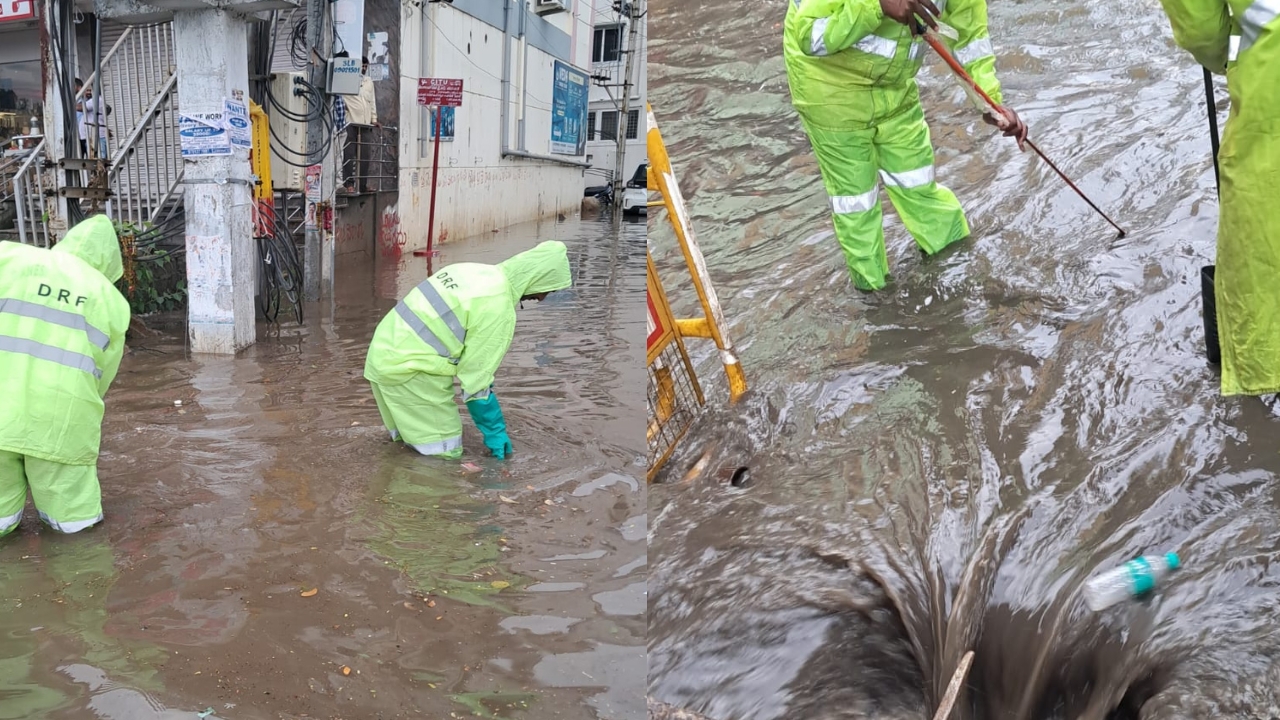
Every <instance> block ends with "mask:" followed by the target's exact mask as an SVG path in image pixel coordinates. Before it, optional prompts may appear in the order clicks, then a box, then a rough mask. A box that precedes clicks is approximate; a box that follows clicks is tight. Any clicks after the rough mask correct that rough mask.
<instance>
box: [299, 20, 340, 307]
mask: <svg viewBox="0 0 1280 720" xmlns="http://www.w3.org/2000/svg"><path fill="white" fill-rule="evenodd" d="M328 4H329V3H328V1H327V0H307V48H308V52H307V54H308V62H309V63H310V67H311V79H310V83H311V85H312V86H313V87H314V88H316V90H317V91H319V92H320V93H324V89H325V81H324V79H325V78H324V76H325V70H326V68H327V66H328V62H329V55H330V53H329V44H330V37H331V34H330V32H329V28H328V24H327V22H326V20H327V16H328V13H327V12H326V11H327V10H328V7H327V6H328ZM326 112H328V108H327V107H324V103H323V102H321V109H320V111H319V113H318V114H317V115H316V116H315V117H312V118H311V119H310V120H308V121H307V142H306V144H305V145H304V146H303V147H304V149H305V150H306V157H307V162H309V163H311V165H310V166H309V167H308V168H307V169H306V174H305V175H304V178H305V177H309V176H311V174H312V172H313V169H314V171H315V172H316V173H317V174H318V175H319V177H317V178H316V179H315V180H314V181H313V182H314V183H315V185H314V187H318V188H319V189H320V192H319V195H318V196H316V195H313V194H312V190H311V188H312V187H313V185H312V182H308V181H305V180H304V182H303V189H304V191H305V193H306V196H307V197H306V202H307V205H306V208H307V213H306V236H305V237H306V240H305V244H304V245H303V250H302V277H303V284H302V290H303V296H304V297H305V298H306V299H307V300H308V301H311V302H315V301H316V300H319V299H320V279H321V278H320V276H321V274H322V272H323V268H322V262H323V261H322V259H321V249H322V247H323V239H322V236H321V228H322V225H323V223H324V218H323V217H321V215H322V213H321V208H322V207H323V205H321V204H320V203H321V201H322V200H323V199H324V198H325V189H326V188H325V186H324V183H322V182H321V181H320V178H323V177H324V173H323V171H322V170H321V169H322V168H323V167H324V165H325V158H320V157H318V153H319V150H320V148H323V147H324V145H325V142H324V133H325V123H324V118H323V113H326ZM334 142H337V138H334Z"/></svg>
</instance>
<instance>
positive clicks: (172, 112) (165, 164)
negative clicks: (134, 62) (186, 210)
mask: <svg viewBox="0 0 1280 720" xmlns="http://www.w3.org/2000/svg"><path fill="white" fill-rule="evenodd" d="M177 89H178V76H177V75H176V74H171V75H170V76H169V79H168V81H167V82H166V83H165V84H164V85H163V86H162V87H161V88H160V89H159V91H158V92H157V94H156V95H155V97H153V98H152V99H151V102H150V104H149V105H148V106H147V108H146V109H145V110H144V111H143V113H142V114H141V115H140V116H139V118H138V121H137V124H136V125H135V126H134V127H133V129H132V130H130V131H129V134H128V136H126V137H125V139H124V142H122V143H121V144H120V149H119V151H118V152H117V154H115V155H114V156H113V159H112V161H111V170H110V172H109V173H108V175H107V185H108V187H110V188H111V192H112V198H111V205H110V209H109V213H108V214H110V215H111V216H112V217H114V218H115V219H117V220H119V221H122V222H132V223H135V224H137V225H142V224H144V223H147V222H154V221H155V219H156V217H157V216H158V215H159V214H160V213H161V211H162V210H163V209H164V208H165V205H166V204H167V203H168V202H169V201H170V200H171V199H173V198H174V197H176V196H177V195H179V194H181V190H182V173H183V167H182V153H181V151H180V150H179V140H178V114H177V111H178V102H177Z"/></svg>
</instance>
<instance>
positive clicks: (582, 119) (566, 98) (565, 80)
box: [551, 60, 590, 156]
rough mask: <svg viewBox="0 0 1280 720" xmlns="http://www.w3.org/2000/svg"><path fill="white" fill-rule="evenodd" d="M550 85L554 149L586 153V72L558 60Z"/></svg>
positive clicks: (566, 152) (552, 144)
mask: <svg viewBox="0 0 1280 720" xmlns="http://www.w3.org/2000/svg"><path fill="white" fill-rule="evenodd" d="M555 73H556V74H555V80H554V82H553V85H552V89H551V152H553V153H555V154H556V155H578V156H581V155H586V154H587V95H588V91H589V90H590V85H589V84H588V78H587V74H586V73H584V72H582V71H581V70H578V69H577V68H574V67H573V66H571V65H566V64H565V63H562V62H560V61H559V60H557V61H556V67H555Z"/></svg>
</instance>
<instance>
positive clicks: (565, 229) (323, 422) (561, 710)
mask: <svg viewBox="0 0 1280 720" xmlns="http://www.w3.org/2000/svg"><path fill="white" fill-rule="evenodd" d="M546 239H559V240H563V241H565V242H566V243H567V244H568V246H569V256H570V262H571V264H572V268H573V277H574V287H573V288H572V289H571V290H569V291H566V292H562V293H556V294H554V295H552V296H551V297H550V298H549V299H548V300H547V301H546V302H545V303H542V304H538V303H526V309H524V310H522V311H520V312H519V323H518V326H517V330H516V337H515V341H514V343H513V344H512V347H511V351H510V353H509V354H508V355H507V358H506V360H505V362H504V363H503V365H502V368H501V369H500V370H499V372H498V379H497V385H496V388H495V389H496V392H497V394H498V395H499V396H500V397H501V398H502V403H503V407H504V409H505V412H506V418H507V424H508V428H509V432H510V434H511V438H512V442H513V444H514V446H515V451H516V452H515V456H514V457H513V458H512V459H511V460H510V461H508V462H501V461H496V460H493V459H492V458H485V457H482V455H481V452H482V451H483V444H482V440H481V437H480V435H479V433H478V431H476V430H475V428H474V426H473V425H472V424H471V423H470V421H469V420H464V425H465V428H466V429H465V431H464V439H463V441H464V445H465V448H466V455H465V456H464V458H463V460H462V462H445V461H439V460H433V459H427V458H423V457H420V456H418V455H417V454H416V453H413V452H411V451H409V450H407V449H405V448H404V447H403V446H399V445H395V444H392V443H391V442H390V441H389V439H388V438H387V436H386V433H385V431H384V430H383V428H382V427H381V424H380V422H379V416H378V412H377V409H376V406H375V404H374V402H373V399H372V397H371V395H370V393H369V389H368V384H367V383H366V382H365V381H364V380H363V378H362V377H361V373H362V370H363V366H364V358H365V350H366V347H367V344H368V341H369V338H370V337H371V336H372V333H373V329H374V326H375V325H376V324H377V322H378V321H379V320H380V319H381V318H382V316H383V315H384V314H385V313H386V312H387V311H389V310H390V309H391V308H392V306H393V305H394V304H395V301H396V300H397V299H398V298H399V297H400V296H402V295H403V294H404V293H406V292H408V290H409V289H410V288H412V287H413V286H414V285H416V284H417V283H419V282H421V280H422V279H423V278H424V277H426V275H427V266H426V260H425V259H424V258H415V257H412V256H408V257H404V258H401V259H399V260H397V259H394V258H390V259H386V258H380V259H378V260H377V261H376V262H372V261H365V262H364V263H363V264H362V263H361V262H360V261H343V262H342V263H340V265H339V276H340V277H339V286H338V288H337V292H336V293H335V295H336V297H335V298H334V300H333V301H328V300H326V301H325V302H323V303H320V304H318V305H314V306H310V307H309V308H308V311H309V313H310V316H309V317H308V318H307V323H306V325H305V327H301V328H300V327H298V326H297V325H294V324H286V325H284V326H282V327H274V328H272V327H267V326H261V325H260V327H259V341H258V343H257V344H256V345H254V346H253V347H251V348H250V349H248V350H246V351H244V352H243V353H241V354H240V355H239V356H237V357H234V358H231V357H209V356H194V357H193V356H191V355H189V354H187V353H186V351H185V350H184V343H183V334H182V328H181V326H179V327H178V328H177V332H176V333H174V334H168V335H159V336H154V337H146V338H140V339H137V340H134V341H133V342H132V343H131V348H130V350H131V352H130V354H129V355H127V356H126V358H125V360H124V363H123V364H122V367H121V370H120V374H119V376H118V378H117V379H116V382H115V385H114V386H113V387H112V389H111V392H110V394H109V395H108V397H107V416H106V421H105V427H104V432H103V440H102V449H103V451H102V458H101V462H100V464H99V471H100V476H101V481H102V487H103V504H104V507H105V512H106V522H105V523H104V524H103V525H101V526H99V527H98V528H96V529H94V530H92V531H90V532H85V533H82V534H80V535H75V536H70V537H64V536H56V535H54V534H52V533H50V532H47V531H45V530H43V529H41V528H39V526H38V523H37V522H36V518H35V514H34V511H32V510H31V509H30V508H28V514H27V517H26V518H24V521H23V527H22V529H20V530H19V531H18V532H17V533H15V534H14V535H12V536H10V537H8V538H5V539H4V541H3V542H0V718H4V719H5V720H8V719H12V718H49V719H50V720H57V719H63V718H65V719H71V718H97V719H100V720H151V719H153V718H157V719H158V718H166V719H167V718H195V717H197V713H204V712H206V711H211V714H209V715H208V716H207V717H211V718H228V719H233V718H234V719H244V720H250V719H259V718H261V719H267V718H270V719H272V720H275V719H279V718H352V719H354V718H361V719H364V718H414V717H426V718H448V717H473V716H482V717H501V718H534V717H537V718H565V719H566V720H571V719H574V718H580V719H583V720H587V719H594V718H617V719H620V720H629V719H635V718H641V717H643V712H644V702H643V686H644V681H643V679H644V675H645V660H644V651H645V648H644V634H645V573H646V566H645V559H646V555H645V533H646V527H645V492H644V472H643V467H641V465H639V464H638V463H643V459H642V457H641V456H642V454H643V450H642V448H641V446H640V445H639V441H640V437H641V434H640V429H641V427H642V422H643V420H642V417H641V412H642V411H641V407H642V405H641V401H640V395H641V382H642V380H643V377H642V375H641V373H642V367H643V366H642V355H641V353H640V337H641V333H642V326H643V321H642V312H643V310H642V298H643V292H644V291H643V274H644V261H643V247H644V241H645V227H644V225H643V223H640V224H637V223H624V224H623V225H622V226H621V229H620V230H618V229H615V228H614V227H613V226H611V225H610V224H609V223H607V222H597V221H578V220H572V219H571V220H569V221H567V222H559V223H557V222H554V221H550V222H544V223H541V224H532V225H523V226H517V227H515V228H512V229H510V230H508V231H505V232H503V233H500V234H495V235H493V236H492V237H485V238H480V239H476V240H465V241H459V242H455V243H451V244H448V245H446V246H444V247H443V248H442V255H441V256H440V257H439V258H437V259H436V260H435V267H436V268H437V269H438V268H439V267H440V266H441V265H443V264H447V263H450V262H459V261H477V262H498V261H500V260H502V259H505V258H506V257H509V256H510V255H512V254H514V253H516V252H519V251H521V250H525V249H527V248H529V247H532V246H533V245H534V244H535V243H536V242H538V241H540V240H546ZM282 316H283V315H282ZM179 401H180V402H181V405H178V404H177V403H178V402H179ZM463 463H471V464H473V465H474V466H475V469H474V470H472V469H468V468H466V467H464V465H463Z"/></svg>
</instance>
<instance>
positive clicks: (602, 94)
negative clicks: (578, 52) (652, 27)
mask: <svg viewBox="0 0 1280 720" xmlns="http://www.w3.org/2000/svg"><path fill="white" fill-rule="evenodd" d="M590 1H591V2H593V3H594V7H593V8H592V10H591V21H592V23H591V24H592V30H591V34H592V37H593V38H594V34H595V28H597V27H600V26H605V25H613V24H616V23H619V22H623V19H622V17H621V16H619V14H618V13H616V12H615V11H614V9H613V0H590ZM633 1H638V0H633ZM646 5H647V3H646ZM648 25H649V24H648V14H647V13H646V14H645V15H644V16H643V17H641V18H640V20H639V26H638V30H637V32H638V36H637V37H636V57H637V58H639V62H637V63H636V65H635V67H634V68H633V69H632V71H631V72H632V75H631V81H632V82H633V83H634V86H633V87H632V88H631V109H632V110H638V111H639V117H638V122H639V127H638V128H637V130H636V139H635V140H628V141H627V149H626V155H625V157H624V159H623V178H624V179H630V178H631V175H632V173H634V172H635V170H636V168H637V167H638V166H639V165H640V163H642V162H646V161H647V159H648V150H647V149H646V147H645V131H646V130H647V128H646V126H645V110H644V107H645V102H646V101H647V100H648V97H649V72H648V65H649V64H648V63H647V62H645V61H644V59H645V58H646V57H647V56H648V45H649V43H648V36H649V27H648ZM621 42H622V49H623V50H625V49H626V48H627V35H626V33H625V32H624V34H623V36H622V40H621ZM625 58H626V56H623V60H622V61H619V62H602V63H593V64H591V74H592V75H598V76H607V77H608V78H610V79H609V80H593V81H592V85H591V102H590V105H589V110H590V112H592V113H595V118H596V131H597V132H599V128H600V118H601V116H602V113H604V112H609V111H618V112H620V109H621V105H622V87H621V86H622V83H623V80H624V79H625V77H626V70H627V68H626V64H625ZM587 60H588V62H589V61H590V60H591V45H588V46H587ZM602 83H603V84H604V85H608V86H611V87H603V86H602ZM612 86H616V87H612ZM623 122H625V121H624V120H621V119H620V120H619V125H618V127H619V130H620V131H621V130H623V129H624V125H623ZM593 138H594V136H593ZM587 156H588V158H589V159H590V162H591V167H592V169H591V170H590V171H588V172H587V175H586V178H585V184H586V185H587V186H591V185H602V184H604V183H605V182H606V181H607V180H606V178H608V177H612V173H613V167H614V164H615V161H616V160H617V146H616V145H615V144H614V141H613V140H612V139H602V140H596V139H591V140H588V142H587Z"/></svg>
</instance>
